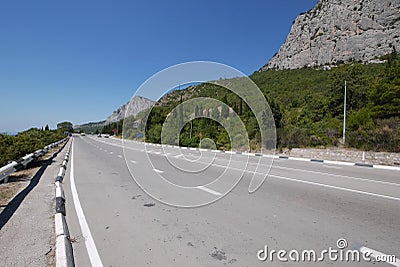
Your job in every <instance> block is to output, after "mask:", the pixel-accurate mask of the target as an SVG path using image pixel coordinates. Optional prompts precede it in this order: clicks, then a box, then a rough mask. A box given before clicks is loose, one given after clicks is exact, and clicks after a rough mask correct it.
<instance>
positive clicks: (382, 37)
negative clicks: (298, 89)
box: [260, 0, 400, 71]
mask: <svg viewBox="0 0 400 267" xmlns="http://www.w3.org/2000/svg"><path fill="white" fill-rule="evenodd" d="M399 10H400V1H399V0H320V1H319V2H318V3H317V5H316V6H315V7H314V8H313V9H311V10H310V11H308V12H305V13H303V14H300V15H299V16H298V17H297V18H296V20H295V21H294V23H293V26H292V28H291V31H290V33H289V35H288V37H287V39H286V41H285V43H284V44H283V45H282V46H281V48H280V50H279V52H278V53H276V54H275V55H274V56H273V58H272V59H271V60H270V61H269V62H268V63H267V64H266V65H264V66H263V67H262V68H261V69H260V70H261V71H265V70H268V69H299V68H303V67H319V66H325V65H328V66H329V65H336V64H338V63H342V62H344V63H346V62H351V61H354V60H360V61H363V62H373V61H374V60H376V59H377V58H379V57H381V56H383V55H386V54H389V53H391V52H393V51H400V12H399Z"/></svg>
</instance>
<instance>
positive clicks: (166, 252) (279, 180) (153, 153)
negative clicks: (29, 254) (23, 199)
mask: <svg viewBox="0 0 400 267" xmlns="http://www.w3.org/2000/svg"><path fill="white" fill-rule="evenodd" d="M124 145H125V149H123V148H122V143H121V141H120V140H117V139H113V138H98V137H93V136H84V137H82V136H75V137H74V140H73V148H72V158H71V160H70V162H69V164H70V165H71V164H73V166H69V167H68V169H67V174H66V178H65V179H64V189H65V192H66V199H67V201H66V203H67V206H66V208H67V222H68V226H69V230H70V233H71V236H72V238H73V241H74V242H73V247H74V253H75V262H76V265H77V266H91V265H94V266H101V265H103V266H289V265H291V264H292V263H293V261H292V262H291V261H290V260H289V262H283V261H279V260H278V259H277V256H276V255H275V258H273V261H272V262H271V261H270V258H269V259H267V260H266V261H264V262H263V261H260V260H259V259H258V257H257V254H258V252H259V251H260V250H262V249H264V248H265V247H266V246H267V247H268V250H276V251H278V250H286V251H287V252H289V251H291V250H298V251H300V253H301V252H302V251H304V250H315V251H316V253H317V255H319V254H320V252H321V251H323V250H325V249H329V248H330V247H331V248H332V249H338V247H337V241H338V239H341V238H342V239H345V240H346V241H347V244H348V246H347V248H345V249H349V250H350V249H356V248H360V247H362V248H370V249H373V250H374V251H375V252H376V253H378V254H379V253H383V254H386V255H396V256H397V258H399V256H400V172H398V171H393V170H378V169H374V168H367V167H356V166H342V165H335V164H323V163H313V162H303V161H294V160H286V159H275V160H274V162H273V166H272V169H271V172H270V175H269V177H268V178H267V180H266V181H265V183H264V184H263V185H262V186H261V188H260V189H259V190H258V191H256V192H255V193H253V194H249V193H248V186H249V182H250V179H251V177H252V171H254V168H255V166H256V162H257V160H258V157H254V156H253V157H250V158H249V167H248V168H249V169H248V171H246V172H245V173H244V177H243V179H242V180H241V181H240V182H239V183H238V185H237V186H236V187H235V188H234V189H233V190H232V192H230V193H229V194H227V195H226V196H225V197H223V198H222V199H220V200H218V201H216V202H215V203H213V204H210V205H205V206H203V207H200V208H177V207H172V206H170V205H166V204H163V203H162V202H160V201H157V200H155V199H153V198H151V197H150V196H148V195H147V194H146V193H145V192H144V191H143V190H142V189H141V188H140V187H139V186H138V185H137V184H136V183H135V181H134V179H133V178H132V175H131V172H130V170H129V169H131V171H132V172H133V174H134V175H136V176H137V175H139V176H140V178H142V179H143V178H146V179H148V180H150V181H152V179H153V178H152V177H157V175H159V174H162V175H163V176H164V177H166V179H167V180H169V181H170V182H171V183H177V184H180V185H183V186H197V187H199V189H198V190H197V191H196V192H193V195H191V194H185V193H182V194H179V192H178V193H177V195H176V198H177V199H176V200H177V201H179V200H181V201H182V202H185V201H186V203H189V204H193V203H190V201H193V196H194V195H195V196H196V201H197V200H199V199H200V200H199V201H207V200H209V199H212V198H215V196H216V195H218V193H219V188H218V185H216V186H215V187H212V186H208V187H205V189H204V188H203V189H202V190H200V187H201V185H204V184H207V183H209V182H211V181H212V180H213V179H215V178H216V177H218V176H219V175H220V174H222V173H223V171H226V173H228V175H237V174H238V173H240V171H241V170H239V169H238V168H236V167H238V166H240V165H241V164H242V163H243V162H245V161H246V160H247V158H246V156H245V155H237V154H233V155H231V154H227V153H216V154H215V157H216V158H215V159H214V161H213V164H212V165H211V167H209V168H207V169H206V170H204V171H203V172H193V174H192V175H188V173H187V172H184V171H180V170H178V169H177V168H173V167H172V166H171V164H170V162H168V160H167V158H166V156H165V154H163V150H162V148H161V147H157V146H147V147H144V145H143V144H140V143H134V142H124ZM175 150H176V151H174V150H173V149H171V150H170V151H169V158H170V159H174V160H175V161H176V164H181V167H182V168H185V166H186V165H187V168H189V169H193V168H194V169H195V168H196V166H197V167H198V169H199V170H201V169H202V167H201V166H204V164H203V163H201V162H196V161H187V160H185V157H187V158H189V159H196V156H197V155H196V153H199V152H198V151H191V150H186V151H183V153H184V155H183V156H182V155H181V156H180V153H179V150H177V149H175ZM125 155H126V157H125ZM230 157H231V159H230V160H231V163H232V162H233V163H232V165H230V166H231V167H230V168H228V170H227V168H226V167H224V166H226V165H227V162H228V161H229V158H230ZM149 158H150V159H151V162H152V163H153V164H154V165H151V164H149V160H148V159H149ZM204 160H207V158H205V159H204ZM185 164H186V165H185ZM128 166H129V168H128ZM235 166H236V167H235ZM252 166H253V167H252ZM155 187H157V186H156V185H155ZM162 190H163V188H157V189H155V192H158V191H159V192H158V193H159V194H163V192H162ZM166 190H167V189H166ZM168 190H169V189H168ZM173 195H174V194H173ZM161 198H162V196H161ZM161 201H163V199H161ZM77 214H78V215H77ZM376 253H375V254H373V255H375V256H376V255H377V254H376ZM260 256H262V254H260ZM273 256H274V255H273ZM286 257H288V255H286ZM314 264H317V263H314V262H312V263H309V262H306V263H305V262H303V263H300V266H302V265H307V266H308V265H314ZM319 265H321V263H319ZM322 265H324V266H326V265H333V266H349V265H350V266H390V265H389V264H387V263H385V264H383V263H375V264H374V265H373V264H372V263H366V262H361V263H356V262H351V263H347V262H340V261H338V260H336V261H330V260H329V259H327V257H326V259H325V260H324V262H323V263H322Z"/></svg>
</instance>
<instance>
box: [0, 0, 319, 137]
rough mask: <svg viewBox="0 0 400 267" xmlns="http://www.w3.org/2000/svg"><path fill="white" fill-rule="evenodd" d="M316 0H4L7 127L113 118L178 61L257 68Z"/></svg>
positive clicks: (1, 35)
mask: <svg viewBox="0 0 400 267" xmlns="http://www.w3.org/2000/svg"><path fill="white" fill-rule="evenodd" d="M316 3H317V0H302V1H293V0H282V1H266V0H261V1H218V0H217V1H216V0H214V1H187V0H186V1H173V0H171V1H161V0H160V1H128V0H126V1H111V0H107V1H102V0H95V1H42V0H35V1H18V0H15V1H1V3H0V40H1V41H0V92H1V100H2V101H1V106H0V110H1V117H0V132H6V131H10V132H16V131H21V130H25V129H28V128H30V127H42V126H44V125H46V124H49V125H50V127H51V128H55V126H56V124H57V122H60V121H64V120H68V121H71V122H73V123H74V124H79V123H84V122H88V121H98V120H103V119H105V118H106V117H107V116H108V115H110V114H111V113H112V111H113V110H115V109H116V108H117V107H119V106H121V105H122V104H124V103H126V102H127V101H129V100H130V98H131V97H132V96H133V94H134V92H135V90H136V89H137V88H138V87H139V86H140V85H141V84H142V83H143V82H144V81H145V80H146V79H148V78H149V77H150V76H151V75H153V74H155V73H157V72H158V71H161V70H163V69H164V68H166V67H169V66H172V65H175V64H178V63H183V62H188V61H193V60H209V61H214V62H220V63H223V64H227V65H230V66H232V67H234V68H237V69H238V70H240V71H242V72H244V73H246V74H251V73H253V72H254V71H256V70H258V69H259V68H260V67H261V66H263V65H264V64H265V63H266V62H267V61H268V60H269V59H270V58H271V57H272V56H273V54H274V53H275V52H277V51H278V49H279V47H280V46H281V45H282V43H283V42H284V41H285V39H286V36H287V34H288V33H289V31H290V28H291V25H292V21H293V20H294V19H295V18H296V17H297V15H298V14H299V13H301V12H303V11H307V10H309V9H311V8H312V7H313V6H314V5H315V4H316Z"/></svg>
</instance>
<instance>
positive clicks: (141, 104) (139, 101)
mask: <svg viewBox="0 0 400 267" xmlns="http://www.w3.org/2000/svg"><path fill="white" fill-rule="evenodd" d="M154 103H155V102H154V101H153V100H150V99H148V98H146V97H143V96H135V97H134V98H133V99H132V101H129V102H127V103H126V104H125V105H123V106H121V107H119V108H118V109H117V110H115V111H114V112H113V113H112V114H111V115H110V116H108V118H107V119H106V122H105V123H106V124H109V123H113V122H116V121H120V120H122V119H123V118H124V117H125V116H127V117H128V116H136V115H137V114H138V113H139V112H141V111H143V110H146V109H148V108H150V107H152V106H153V105H154ZM129 105H130V106H129ZM128 107H129V109H128ZM127 110H128V113H126V112H127Z"/></svg>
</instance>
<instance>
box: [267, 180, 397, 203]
mask: <svg viewBox="0 0 400 267" xmlns="http://www.w3.org/2000/svg"><path fill="white" fill-rule="evenodd" d="M268 176H269V177H273V178H276V179H282V180H287V181H292V182H298V183H304V184H311V185H317V186H322V187H327V188H332V189H338V190H342V191H347V192H352V193H357V194H363V195H368V196H374V197H381V198H386V199H391V200H397V201H400V198H398V197H391V196H386V195H381V194H375V193H371V192H366V191H361V190H356V189H350V188H346V187H340V186H335V185H328V184H320V183H316V182H310V181H305V180H299V179H295V178H289V177H284V176H279V175H273V174H269V175H268Z"/></svg>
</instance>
